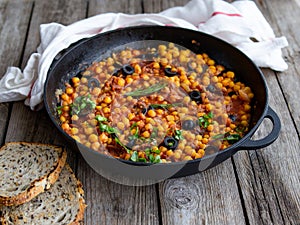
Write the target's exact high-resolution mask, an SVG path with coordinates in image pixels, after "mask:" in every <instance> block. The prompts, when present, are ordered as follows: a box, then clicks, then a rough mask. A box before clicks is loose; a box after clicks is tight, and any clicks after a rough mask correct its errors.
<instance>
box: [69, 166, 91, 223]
mask: <svg viewBox="0 0 300 225" xmlns="http://www.w3.org/2000/svg"><path fill="white" fill-rule="evenodd" d="M65 167H66V168H67V169H68V170H69V171H70V172H71V174H72V176H73V177H74V178H75V179H76V180H77V193H79V194H80V198H79V210H78V213H77V215H76V218H75V219H74V221H73V222H72V223H70V224H69V225H79V224H82V223H83V218H84V212H85V208H86V207H87V205H86V204H85V200H84V190H83V189H82V183H81V182H80V181H79V180H78V179H77V178H76V177H75V174H74V173H73V171H72V169H71V168H70V166H69V164H66V165H65Z"/></svg>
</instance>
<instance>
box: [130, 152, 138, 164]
mask: <svg viewBox="0 0 300 225" xmlns="http://www.w3.org/2000/svg"><path fill="white" fill-rule="evenodd" d="M138 158H139V157H138V152H137V151H134V152H133V153H132V154H131V157H130V160H131V161H133V162H137V161H138Z"/></svg>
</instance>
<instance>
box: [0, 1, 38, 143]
mask: <svg viewBox="0 0 300 225" xmlns="http://www.w3.org/2000/svg"><path fill="white" fill-rule="evenodd" d="M32 6H33V3H32V1H21V2H19V1H15V0H13V1H8V0H0V43H1V44H0V78H1V77H2V76H3V75H4V73H5V72H6V69H7V67H8V66H19V64H20V60H21V57H22V53H23V45H24V42H25V39H26V31H27V27H28V24H29V20H30V13H31V9H32ZM15 15H23V17H22V18H21V17H17V16H15ZM10 108H11V106H10V104H9V103H0V115H1V117H0V144H3V142H4V139H5V134H6V129H7V126H8V122H9V117H10Z"/></svg>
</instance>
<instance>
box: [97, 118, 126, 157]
mask: <svg viewBox="0 0 300 225" xmlns="http://www.w3.org/2000/svg"><path fill="white" fill-rule="evenodd" d="M95 119H96V120H97V121H98V122H99V129H100V131H102V132H107V133H109V134H115V135H113V137H114V139H115V141H116V143H117V144H119V145H120V146H122V147H123V148H124V149H125V150H126V151H127V153H130V152H131V150H130V149H129V148H127V147H126V146H125V145H124V144H123V143H122V142H121V141H120V139H119V138H118V136H117V135H116V134H117V133H118V132H119V131H118V129H117V128H114V127H111V126H109V125H107V124H104V123H102V122H106V121H107V118H106V117H103V116H100V115H97V116H95Z"/></svg>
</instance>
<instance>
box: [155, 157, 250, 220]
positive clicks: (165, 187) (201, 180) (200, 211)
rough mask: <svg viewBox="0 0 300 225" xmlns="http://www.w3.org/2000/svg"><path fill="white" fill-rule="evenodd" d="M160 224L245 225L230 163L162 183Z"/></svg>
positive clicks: (229, 161) (227, 161) (228, 161)
mask: <svg viewBox="0 0 300 225" xmlns="http://www.w3.org/2000/svg"><path fill="white" fill-rule="evenodd" d="M159 189H160V192H159V193H160V201H161V211H162V212H161V214H162V222H163V224H189V225H192V224H193V225H202V224H203V225H204V224H239V225H240V224H245V217H244V215H243V208H242V204H241V199H240V196H239V192H238V187H237V184H236V180H235V175H234V170H233V167H232V163H231V160H230V159H228V160H226V161H225V162H224V163H222V164H220V165H218V166H216V167H214V168H212V169H210V170H207V171H205V172H203V173H200V174H196V175H192V176H188V177H184V178H179V179H171V180H167V181H165V182H162V183H161V184H160V186H159Z"/></svg>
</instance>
